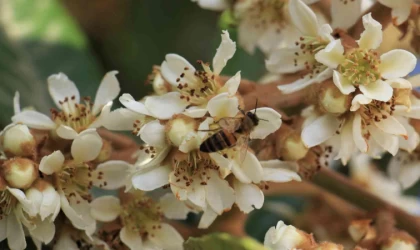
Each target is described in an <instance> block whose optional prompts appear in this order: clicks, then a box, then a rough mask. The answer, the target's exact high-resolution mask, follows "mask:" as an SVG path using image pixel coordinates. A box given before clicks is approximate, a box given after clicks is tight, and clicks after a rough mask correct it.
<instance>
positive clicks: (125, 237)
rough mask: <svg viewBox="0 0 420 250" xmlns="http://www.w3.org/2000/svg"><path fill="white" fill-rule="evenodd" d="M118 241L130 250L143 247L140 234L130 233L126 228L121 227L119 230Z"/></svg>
mask: <svg viewBox="0 0 420 250" xmlns="http://www.w3.org/2000/svg"><path fill="white" fill-rule="evenodd" d="M120 239H121V241H122V242H123V243H124V244H125V245H126V246H127V247H128V248H130V250H135V249H142V247H143V241H142V239H141V236H140V234H139V233H137V232H133V231H131V230H130V229H129V228H128V227H123V228H122V229H121V231H120Z"/></svg>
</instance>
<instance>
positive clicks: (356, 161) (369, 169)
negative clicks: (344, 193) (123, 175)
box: [349, 153, 420, 215]
mask: <svg viewBox="0 0 420 250" xmlns="http://www.w3.org/2000/svg"><path fill="white" fill-rule="evenodd" d="M404 156H405V154H404V153H400V154H397V155H396V156H395V157H393V159H392V160H391V162H392V163H390V166H389V168H388V170H391V168H394V167H395V166H397V167H398V165H399V164H401V158H402V157H404ZM396 159H400V160H399V161H398V160H396ZM406 159H408V158H406ZM372 164H373V163H372V162H371V158H370V157H369V156H367V155H358V156H356V157H353V158H352V159H351V161H350V164H349V165H350V166H349V167H350V177H351V179H352V180H353V181H355V182H356V183H358V184H360V185H361V186H363V188H365V189H367V190H369V191H370V192H372V193H373V194H375V195H377V196H378V197H380V198H382V199H383V200H385V201H387V202H389V203H391V204H393V205H395V206H397V207H400V208H401V209H403V210H406V211H407V212H409V213H411V214H414V215H419V214H420V202H419V201H418V199H417V198H416V197H414V196H409V195H403V190H402V188H401V185H400V183H398V182H397V181H396V180H392V179H389V178H388V177H386V176H385V175H384V174H383V173H382V172H380V171H379V170H377V169H375V168H374V166H373V165H372ZM419 166H420V164H419ZM391 171H392V170H391ZM418 172H420V168H419V171H418ZM411 174H414V172H412V173H411ZM417 177H418V178H419V177H420V175H417ZM402 187H404V186H402Z"/></svg>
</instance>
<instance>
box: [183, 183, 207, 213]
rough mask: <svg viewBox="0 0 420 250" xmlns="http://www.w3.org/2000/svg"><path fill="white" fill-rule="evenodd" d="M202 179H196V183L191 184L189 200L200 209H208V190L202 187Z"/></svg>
mask: <svg viewBox="0 0 420 250" xmlns="http://www.w3.org/2000/svg"><path fill="white" fill-rule="evenodd" d="M200 182H201V179H199V178H197V179H194V182H193V183H192V184H191V186H190V187H189V190H188V194H187V198H188V200H189V201H190V202H191V203H193V204H194V205H196V206H197V207H200V208H205V207H206V190H205V188H204V186H203V185H201V183H200Z"/></svg>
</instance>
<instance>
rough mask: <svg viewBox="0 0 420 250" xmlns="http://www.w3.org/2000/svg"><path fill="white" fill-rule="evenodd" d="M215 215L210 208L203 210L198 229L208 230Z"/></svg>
mask: <svg viewBox="0 0 420 250" xmlns="http://www.w3.org/2000/svg"><path fill="white" fill-rule="evenodd" d="M216 218H217V214H216V212H214V211H213V209H211V208H207V209H206V210H204V213H203V215H202V216H201V219H200V222H199V223H198V228H199V229H205V228H208V227H209V226H210V225H211V224H212V223H213V222H214V220H216Z"/></svg>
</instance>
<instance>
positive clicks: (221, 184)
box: [205, 171, 235, 214]
mask: <svg viewBox="0 0 420 250" xmlns="http://www.w3.org/2000/svg"><path fill="white" fill-rule="evenodd" d="M209 177H210V179H209V180H208V181H207V185H205V189H206V198H207V202H208V204H209V206H210V207H211V209H213V210H214V211H215V212H216V213H217V214H222V213H223V212H224V211H225V210H229V209H230V208H231V207H232V205H233V202H234V201H235V194H234V191H233V189H232V188H231V187H230V186H229V183H228V182H227V181H226V180H223V179H221V178H220V177H219V175H218V174H217V173H216V172H215V171H211V172H210V174H209Z"/></svg>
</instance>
